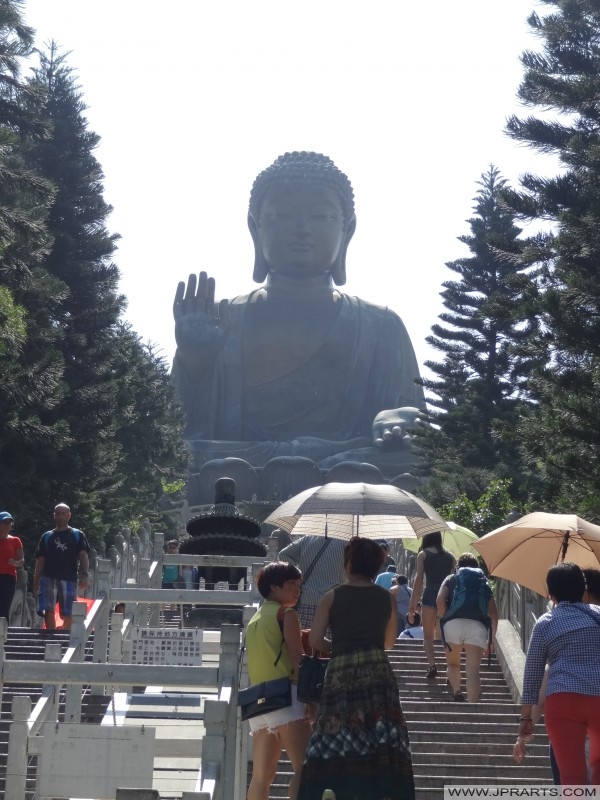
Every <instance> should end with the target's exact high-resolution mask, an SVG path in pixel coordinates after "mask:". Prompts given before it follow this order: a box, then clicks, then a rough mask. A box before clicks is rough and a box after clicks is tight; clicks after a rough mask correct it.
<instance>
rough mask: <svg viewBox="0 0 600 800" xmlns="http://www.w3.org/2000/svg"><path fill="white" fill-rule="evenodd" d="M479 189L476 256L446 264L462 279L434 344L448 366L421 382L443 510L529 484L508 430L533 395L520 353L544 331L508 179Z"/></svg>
mask: <svg viewBox="0 0 600 800" xmlns="http://www.w3.org/2000/svg"><path fill="white" fill-rule="evenodd" d="M478 185H479V186H480V189H479V191H478V192H477V195H476V197H475V207H474V211H475V215H474V216H473V217H472V218H471V219H470V220H469V226H470V228H471V233H470V235H465V236H460V237H459V240H460V241H461V242H463V243H464V244H465V245H467V247H468V248H469V250H470V252H471V255H470V256H469V257H464V258H460V259H457V260H456V261H451V262H449V263H448V264H447V266H448V268H449V269H451V270H452V271H453V272H455V273H456V274H457V275H458V276H459V279H458V280H455V281H446V282H445V283H444V284H443V286H444V290H443V292H442V297H443V299H444V306H445V307H446V309H447V310H446V311H445V312H443V313H442V314H440V320H441V321H442V323H444V324H436V325H433V326H432V335H431V336H429V337H427V342H428V343H429V344H430V345H431V346H432V347H434V348H435V349H436V350H438V351H439V352H440V353H442V354H443V360H442V361H440V362H436V361H427V362H426V366H427V367H428V368H429V369H430V370H431V372H432V373H433V374H434V375H435V377H434V378H423V379H421V383H422V384H423V386H424V387H425V388H426V389H428V390H429V391H430V392H433V395H432V396H428V398H427V399H428V403H429V405H430V406H432V407H433V410H432V412H431V414H430V422H431V423H433V424H432V426H425V427H423V428H422V429H421V432H420V433H418V438H417V445H418V446H419V447H420V449H421V451H422V453H423V455H424V457H425V459H426V461H427V462H428V463H429V464H430V465H432V476H431V480H430V484H429V486H428V490H427V491H428V497H429V498H430V499H432V501H433V500H434V501H435V502H436V503H438V504H439V503H442V502H449V501H450V500H452V499H453V498H454V497H455V496H456V495H457V494H458V493H461V492H465V493H467V495H472V496H478V495H479V494H480V493H481V491H483V490H484V488H485V486H486V485H487V483H488V482H489V480H490V479H491V478H493V477H494V476H495V477H507V478H511V479H512V481H513V485H514V487H515V491H518V487H520V485H521V484H522V482H523V476H522V474H521V462H520V458H519V455H518V453H517V451H516V448H515V446H514V444H513V443H512V437H511V435H510V430H511V429H512V428H513V427H514V425H515V424H516V420H517V415H518V413H519V410H520V408H521V406H522V405H523V404H524V403H525V402H526V398H527V388H526V379H527V375H528V374H529V371H530V370H531V366H532V364H531V362H530V360H529V359H528V358H526V357H525V356H524V352H522V351H520V350H519V346H520V344H521V343H522V342H526V341H527V340H528V337H529V336H530V335H531V333H532V329H535V327H536V325H537V322H536V317H535V315H533V314H531V313H530V309H531V306H532V303H533V299H534V296H535V292H536V284H535V280H534V279H532V277H531V276H530V275H529V274H528V269H527V267H526V266H525V264H524V262H523V259H522V258H521V253H522V250H523V242H522V241H521V240H520V239H519V235H520V233H521V230H520V228H518V227H517V226H516V225H515V222H514V214H513V213H511V212H509V211H508V210H507V209H506V207H505V206H504V205H503V204H502V202H501V192H502V190H503V189H504V188H505V187H506V181H505V180H504V179H503V178H502V177H501V175H500V173H499V171H498V169H496V168H495V167H494V166H490V168H489V170H488V171H487V172H486V173H484V174H483V175H482V176H481V180H480V181H478Z"/></svg>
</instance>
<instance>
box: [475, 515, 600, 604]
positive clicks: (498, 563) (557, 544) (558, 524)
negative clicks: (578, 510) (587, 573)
mask: <svg viewBox="0 0 600 800" xmlns="http://www.w3.org/2000/svg"><path fill="white" fill-rule="evenodd" d="M472 546H473V547H474V548H475V549H476V550H478V551H479V552H480V553H481V555H482V557H483V560H484V561H485V563H486V565H487V568H488V569H489V571H490V575H494V576H496V577H497V578H506V579H507V580H509V581H513V582H514V583H519V584H520V585H521V586H526V587H527V588H528V589H532V590H533V591H534V592H538V594H541V595H542V596H545V595H546V593H547V590H546V575H547V573H548V570H549V569H550V567H552V566H554V565H555V564H560V563H561V562H562V561H571V562H573V563H574V564H578V565H579V566H580V567H582V568H586V567H593V568H595V569H600V526H598V525H594V524H593V523H592V522H588V521H587V520H585V519H581V517H577V516H576V515H575V514H549V513H546V512H544V511H534V512H533V513H532V514H526V515H525V516H524V517H521V518H520V519H518V520H516V521H515V522H511V523H510V524H509V525H504V526H503V527H501V528H497V529H496V530H495V531H492V532H491V533H488V534H486V535H485V536H482V537H481V539H479V540H478V541H476V542H473V545H472Z"/></svg>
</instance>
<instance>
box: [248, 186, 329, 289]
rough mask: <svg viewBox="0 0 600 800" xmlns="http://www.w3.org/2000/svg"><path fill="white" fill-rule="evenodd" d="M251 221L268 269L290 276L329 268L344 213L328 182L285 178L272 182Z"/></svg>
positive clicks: (320, 271)
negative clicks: (257, 213)
mask: <svg viewBox="0 0 600 800" xmlns="http://www.w3.org/2000/svg"><path fill="white" fill-rule="evenodd" d="M255 222H256V236H257V239H258V246H259V247H260V249H261V251H262V254H263V258H264V260H265V264H266V266H267V269H268V271H269V272H274V273H280V274H284V275H289V276H292V277H299V276H301V275H306V276H311V275H318V274H323V273H327V272H331V270H332V268H333V266H334V264H335V262H336V259H337V258H338V256H339V254H340V250H341V248H342V246H343V244H344V238H345V231H344V216H343V212H342V204H341V201H340V199H339V197H338V196H337V193H336V192H335V191H334V190H333V189H330V188H329V187H328V186H325V185H323V184H319V183H310V182H308V181H290V182H285V183H280V184H277V183H276V184H274V185H273V186H271V187H270V188H269V189H268V190H267V193H266V195H265V197H264V200H263V203H262V206H261V210H260V216H259V218H258V220H255Z"/></svg>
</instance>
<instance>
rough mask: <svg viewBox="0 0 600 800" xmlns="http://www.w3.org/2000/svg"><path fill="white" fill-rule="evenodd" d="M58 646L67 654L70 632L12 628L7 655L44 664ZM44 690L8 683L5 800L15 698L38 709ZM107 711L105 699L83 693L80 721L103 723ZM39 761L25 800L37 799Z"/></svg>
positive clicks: (1, 776) (2, 739) (2, 737)
mask: <svg viewBox="0 0 600 800" xmlns="http://www.w3.org/2000/svg"><path fill="white" fill-rule="evenodd" d="M49 642H58V643H59V644H60V646H61V650H62V653H63V654H64V652H65V651H66V649H67V647H68V643H69V633H68V631H61V630H57V631H46V630H33V629H31V628H9V629H8V638H7V640H6V644H5V648H4V652H5V655H6V658H7V659H11V660H18V661H30V660H31V661H43V660H44V651H45V648H46V643H49ZM92 647H93V639H92V638H91V639H90V640H89V642H88V644H87V647H86V661H87V660H90V661H91V660H92ZM41 688H42V687H41V686H39V685H27V684H23V683H20V684H9V683H6V684H4V686H3V689H2V705H1V708H0V797H4V790H5V778H6V769H7V757H8V733H9V726H10V721H11V719H12V714H11V705H12V699H13V697H15V696H17V695H19V696H25V697H29V698H31V702H32V705H35V703H36V702H37V700H38V699H39V697H40V695H41ZM63 694H64V692H63V693H61V698H60V705H59V719H62V714H63V710H64V709H63V700H64V697H63ZM105 709H106V698H104V697H96V696H93V695H90V694H89V688H87V687H86V689H84V697H83V700H82V709H81V721H82V722H98V721H99V720H101V719H102V717H103V715H104V711H105ZM36 760H37V759H36V758H32V759H31V762H30V764H29V770H28V777H27V786H26V795H25V798H24V799H23V800H32V799H33V798H34V796H35V769H36Z"/></svg>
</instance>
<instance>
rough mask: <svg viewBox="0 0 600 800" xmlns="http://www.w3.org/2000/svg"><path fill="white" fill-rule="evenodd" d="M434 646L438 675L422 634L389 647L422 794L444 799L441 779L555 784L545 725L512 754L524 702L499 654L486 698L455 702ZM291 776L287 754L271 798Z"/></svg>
mask: <svg viewBox="0 0 600 800" xmlns="http://www.w3.org/2000/svg"><path fill="white" fill-rule="evenodd" d="M435 647H436V659H437V663H438V665H439V672H438V677H437V678H436V679H435V680H434V681H428V680H427V679H426V677H425V676H426V673H427V663H426V661H425V655H424V652H423V643H422V642H421V641H411V640H402V641H399V642H397V643H396V646H395V648H394V650H393V652H392V653H390V660H391V662H392V666H393V668H394V673H395V675H396V678H397V679H398V685H399V688H400V700H401V702H402V708H403V709H404V713H405V716H406V720H407V724H408V732H409V737H410V743H411V750H412V757H413V767H414V773H415V784H416V796H417V800H443V796H444V785H446V786H450V785H454V786H456V785H461V784H477V785H480V786H481V785H518V786H531V785H535V784H551V783H552V777H551V774H550V767H549V760H548V740H547V738H546V734H545V731H544V727H543V725H538V726H537V727H536V730H535V734H536V735H535V738H534V740H533V742H531V744H530V745H528V748H527V755H526V757H525V759H524V761H523V762H522V764H520V765H518V764H516V763H515V762H514V760H513V757H512V748H513V744H514V743H515V741H516V737H517V730H518V718H519V716H520V711H521V708H520V706H519V705H516V704H515V703H514V702H513V701H512V698H511V696H510V693H509V690H508V686H507V683H506V681H505V679H504V677H503V675H502V671H501V669H500V667H499V665H498V663H497V662H496V660H495V658H492V663H491V666H490V667H489V668H488V666H487V661H484V663H483V665H482V681H481V684H482V695H481V701H480V702H479V703H474V704H470V703H466V702H465V703H457V702H453V699H452V694H451V693H450V690H449V687H448V686H447V685H446V668H445V658H444V653H443V650H442V645H441V644H436V645H435ZM464 688H465V687H464V668H463V690H464ZM289 779H290V764H289V762H287V761H285V760H282V761H281V763H280V765H279V771H278V774H277V778H276V780H275V783H274V784H273V786H272V787H271V793H270V800H275V798H283V797H287V785H288V783H289ZM365 800H368V799H367V798H365Z"/></svg>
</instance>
